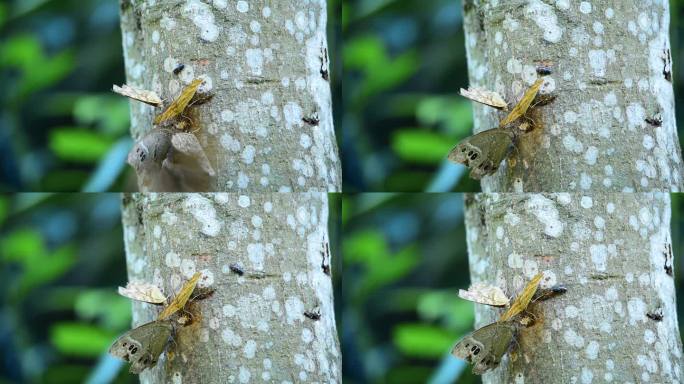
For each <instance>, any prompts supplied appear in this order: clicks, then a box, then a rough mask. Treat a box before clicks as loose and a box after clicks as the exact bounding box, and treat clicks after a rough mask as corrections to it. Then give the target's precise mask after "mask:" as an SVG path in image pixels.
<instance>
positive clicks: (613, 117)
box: [464, 0, 682, 192]
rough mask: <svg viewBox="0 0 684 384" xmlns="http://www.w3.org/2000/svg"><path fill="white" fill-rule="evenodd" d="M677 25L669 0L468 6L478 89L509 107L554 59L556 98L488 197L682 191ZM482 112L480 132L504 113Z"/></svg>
mask: <svg viewBox="0 0 684 384" xmlns="http://www.w3.org/2000/svg"><path fill="white" fill-rule="evenodd" d="M669 21H670V15H669V6H668V1H667V0H662V1H652V0H648V1H641V0H627V1H625V0H594V1H569V0H557V1H542V0H525V1H523V0H513V1H499V0H465V1H464V25H465V33H466V48H467V53H468V68H469V78H470V84H471V85H474V86H483V87H486V88H489V89H492V90H496V91H498V92H499V93H501V94H502V95H504V96H505V98H506V100H507V101H508V102H509V103H510V102H511V101H514V100H517V99H518V98H519V97H520V95H521V94H522V92H523V90H524V89H525V88H526V87H528V86H529V85H530V84H532V83H533V82H534V81H535V79H536V78H537V77H538V76H539V75H538V74H537V72H536V68H535V61H538V60H549V61H551V62H552V71H553V72H552V73H551V74H550V75H549V76H547V77H546V81H545V84H544V85H543V86H542V91H541V92H542V93H551V94H553V95H554V96H556V99H555V101H554V102H552V103H551V104H548V105H546V106H543V107H538V108H537V112H538V113H537V115H536V117H537V118H538V121H539V122H540V123H541V127H540V128H539V129H536V130H535V131H533V132H531V133H528V134H526V135H523V136H522V137H521V138H520V139H519V141H518V143H517V151H515V150H514V151H513V152H512V153H511V155H510V157H509V159H508V160H507V161H505V162H504V164H505V166H504V165H502V167H501V168H500V169H499V171H498V172H497V173H496V174H495V175H492V176H489V177H485V178H483V180H482V189H483V191H485V192H505V191H509V192H511V191H513V192H523V191H524V192H569V191H616V192H620V191H654V190H659V191H676V190H681V189H682V161H681V151H680V148H679V141H678V139H677V129H676V122H675V111H674V97H673V91H672V82H671V79H672V74H671V71H672V68H671V58H670V57H671V54H670V40H669V37H668V28H669ZM474 112H475V113H474V116H475V131H476V132H479V131H482V130H486V129H489V128H492V127H495V126H496V125H497V123H498V121H499V119H500V118H501V117H502V116H503V113H501V112H497V111H494V110H492V109H491V108H487V107H483V106H480V105H475V106H474Z"/></svg>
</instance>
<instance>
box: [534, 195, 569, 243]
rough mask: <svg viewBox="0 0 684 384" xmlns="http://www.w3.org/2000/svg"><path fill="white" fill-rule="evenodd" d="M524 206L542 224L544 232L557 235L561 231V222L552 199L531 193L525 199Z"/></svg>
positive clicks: (553, 235) (552, 235)
mask: <svg viewBox="0 0 684 384" xmlns="http://www.w3.org/2000/svg"><path fill="white" fill-rule="evenodd" d="M525 207H526V208H527V210H528V211H529V212H530V213H532V214H533V215H534V216H535V217H536V218H537V220H539V222H541V223H542V224H544V233H545V234H547V235H548V236H551V237H558V236H560V235H561V234H562V233H563V223H562V222H561V221H560V220H559V219H558V217H559V215H558V210H557V209H556V207H555V205H554V203H553V201H551V200H549V199H547V198H546V197H544V196H542V195H533V196H532V197H530V198H529V199H528V200H527V203H526V204H525Z"/></svg>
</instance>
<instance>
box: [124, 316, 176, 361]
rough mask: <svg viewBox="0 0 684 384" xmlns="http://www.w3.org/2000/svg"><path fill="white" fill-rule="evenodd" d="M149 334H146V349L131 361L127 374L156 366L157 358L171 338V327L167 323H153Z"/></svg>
mask: <svg viewBox="0 0 684 384" xmlns="http://www.w3.org/2000/svg"><path fill="white" fill-rule="evenodd" d="M148 324H151V327H152V329H151V332H147V333H146V335H147V339H146V340H147V341H146V344H145V346H146V348H145V349H144V350H143V353H142V354H140V355H137V356H136V358H135V359H132V360H131V367H130V369H129V372H131V373H135V374H139V373H140V372H142V371H143V370H145V369H147V368H152V367H154V366H155V365H157V361H158V360H159V356H160V355H161V354H162V352H164V349H166V345H167V343H168V341H169V338H170V337H171V332H172V330H173V326H172V325H171V323H170V322H168V321H153V322H152V323H148Z"/></svg>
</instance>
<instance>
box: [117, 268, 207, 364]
mask: <svg viewBox="0 0 684 384" xmlns="http://www.w3.org/2000/svg"><path fill="white" fill-rule="evenodd" d="M200 276H202V274H201V273H200V272H196V273H195V274H194V275H193V276H192V278H190V280H188V281H186V282H185V284H183V287H181V289H180V290H179V291H178V294H177V295H176V297H174V298H173V299H172V300H171V302H170V303H169V304H168V305H166V307H165V308H164V309H163V310H162V312H161V313H160V314H159V316H158V317H157V320H155V321H151V322H149V323H146V324H143V325H141V326H139V327H136V328H133V329H131V330H130V331H128V332H126V333H124V334H123V335H121V336H120V337H119V338H118V339H117V340H116V341H115V342H114V344H112V346H111V347H110V348H109V353H110V354H111V355H113V356H116V357H119V358H122V359H124V360H125V361H128V362H130V363H131V368H130V370H129V372H131V373H135V374H139V373H140V372H142V371H143V370H145V369H146V368H151V367H154V366H155V365H156V364H157V360H158V359H159V355H161V353H162V352H164V350H165V349H166V345H167V344H168V341H169V340H170V339H171V335H172V333H173V331H174V326H173V320H171V319H170V317H171V315H173V314H174V313H176V312H178V311H180V310H182V309H183V308H184V307H185V304H186V303H187V302H188V300H190V295H191V294H192V293H193V291H195V287H196V286H197V282H198V281H199V278H200ZM150 292H154V295H153V296H155V297H153V298H152V299H153V300H152V301H150V298H151V297H150V296H151V295H150ZM212 292H213V291H212ZM119 293H120V294H122V295H123V296H126V297H129V298H131V299H133V300H138V301H144V302H152V303H154V304H156V302H157V301H159V299H164V300H162V302H163V301H165V298H164V297H163V294H162V293H161V290H160V289H159V288H158V287H156V286H153V285H151V284H144V283H134V284H130V283H129V284H128V285H127V286H126V288H124V289H120V290H119ZM205 297H206V296H205ZM202 298H203V297H196V299H198V300H201V299H202Z"/></svg>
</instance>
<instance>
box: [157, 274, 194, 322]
mask: <svg viewBox="0 0 684 384" xmlns="http://www.w3.org/2000/svg"><path fill="white" fill-rule="evenodd" d="M200 276H202V274H201V273H199V272H197V273H195V274H194V275H193V276H192V278H191V279H190V280H188V281H187V282H186V283H185V284H184V285H183V287H182V288H181V289H180V291H178V295H177V296H176V297H175V298H174V299H173V301H171V302H170V303H169V305H168V306H167V307H166V308H164V310H163V311H162V313H160V314H159V317H158V318H157V320H164V319H166V318H168V317H169V316H171V315H173V314H174V313H176V312H178V311H180V310H181V309H183V307H185V303H187V302H188V299H190V295H191V294H192V291H194V290H195V286H196V285H197V281H198V280H199V278H200Z"/></svg>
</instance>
